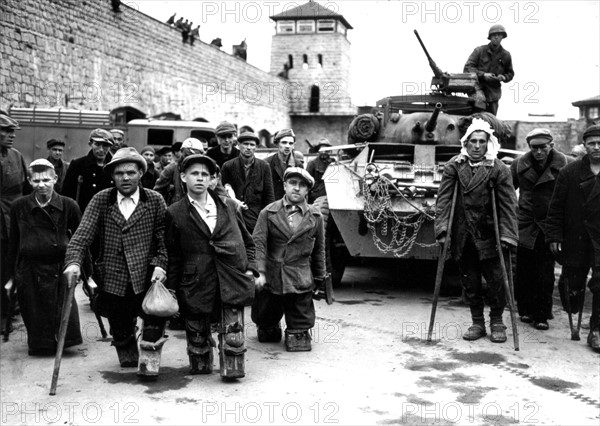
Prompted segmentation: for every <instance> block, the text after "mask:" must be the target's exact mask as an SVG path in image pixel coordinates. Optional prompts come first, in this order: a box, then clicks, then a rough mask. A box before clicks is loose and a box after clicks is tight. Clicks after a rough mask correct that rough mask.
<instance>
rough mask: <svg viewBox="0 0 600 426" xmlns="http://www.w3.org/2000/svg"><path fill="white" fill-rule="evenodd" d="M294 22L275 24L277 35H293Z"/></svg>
mask: <svg viewBox="0 0 600 426" xmlns="http://www.w3.org/2000/svg"><path fill="white" fill-rule="evenodd" d="M294 24H295V22H294V21H279V22H277V34H294V33H295V32H296V26H295V25H294Z"/></svg>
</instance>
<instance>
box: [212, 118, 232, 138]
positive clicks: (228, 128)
mask: <svg viewBox="0 0 600 426" xmlns="http://www.w3.org/2000/svg"><path fill="white" fill-rule="evenodd" d="M215 133H216V134H217V135H222V134H225V133H233V134H234V135H235V134H237V129H236V128H235V126H234V125H233V124H231V123H230V122H228V121H221V122H220V123H219V125H218V126H217V128H216V129H215Z"/></svg>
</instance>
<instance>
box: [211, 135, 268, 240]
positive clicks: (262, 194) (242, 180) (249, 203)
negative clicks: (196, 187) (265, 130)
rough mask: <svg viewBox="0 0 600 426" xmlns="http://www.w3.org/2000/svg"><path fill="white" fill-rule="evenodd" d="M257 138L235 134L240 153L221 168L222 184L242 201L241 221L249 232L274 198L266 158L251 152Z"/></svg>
mask: <svg viewBox="0 0 600 426" xmlns="http://www.w3.org/2000/svg"><path fill="white" fill-rule="evenodd" d="M258 142H259V139H258V136H257V135H256V134H254V133H252V132H244V133H242V134H241V135H240V136H239V137H238V144H239V147H240V155H239V156H238V157H237V158H234V159H233V160H229V161H227V162H225V164H223V168H222V170H221V181H222V183H223V185H224V186H225V187H226V188H227V185H230V186H231V188H232V189H233V191H234V193H235V197H236V198H237V200H239V201H240V202H241V203H242V204H241V207H242V214H243V216H244V222H245V223H246V228H248V232H250V233H252V231H254V225H255V224H256V219H257V218H258V214H259V213H260V211H261V210H262V209H263V208H265V207H266V206H267V205H268V204H271V203H272V202H273V201H275V196H274V194H273V180H272V179H271V169H270V168H269V165H268V164H267V162H266V161H264V160H261V159H259V158H256V157H255V156H254V151H255V150H256V145H258Z"/></svg>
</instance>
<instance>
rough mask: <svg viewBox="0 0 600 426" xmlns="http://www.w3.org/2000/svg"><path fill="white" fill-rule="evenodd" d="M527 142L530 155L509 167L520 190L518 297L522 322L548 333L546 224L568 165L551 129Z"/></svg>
mask: <svg viewBox="0 0 600 426" xmlns="http://www.w3.org/2000/svg"><path fill="white" fill-rule="evenodd" d="M526 140H527V145H528V146H529V152H527V153H525V154H523V155H522V156H521V157H519V158H518V159H517V160H515V161H513V163H512V164H511V166H510V170H511V173H512V179H513V185H514V187H515V189H519V214H518V217H519V247H518V249H517V275H516V280H515V297H516V299H517V307H518V310H519V315H520V317H521V321H523V322H526V323H530V322H533V325H534V327H535V328H536V329H538V330H547V329H548V319H550V318H551V316H552V292H553V291H554V257H553V256H552V253H551V252H550V250H549V248H548V246H547V245H546V241H545V237H546V230H545V221H546V214H547V213H548V205H549V204H550V198H551V197H552V192H553V191H554V185H555V184H556V178H557V176H558V172H559V171H560V169H562V168H563V167H564V166H565V165H566V164H567V157H566V156H565V155H564V154H562V153H560V152H558V151H556V150H555V149H554V142H553V137H552V133H550V130H548V129H534V130H532V131H531V132H529V133H528V134H527V136H526Z"/></svg>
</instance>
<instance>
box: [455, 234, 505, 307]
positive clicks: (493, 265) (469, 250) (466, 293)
mask: <svg viewBox="0 0 600 426" xmlns="http://www.w3.org/2000/svg"><path fill="white" fill-rule="evenodd" d="M458 265H459V268H460V274H461V283H462V288H463V297H464V300H465V302H466V303H467V305H469V306H470V307H471V313H472V315H473V316H475V312H477V313H478V314H477V316H481V317H483V307H484V303H485V302H487V304H488V305H489V306H490V308H491V312H490V316H494V317H496V316H502V313H503V312H504V307H505V306H506V299H505V294H504V282H503V281H504V280H503V278H502V267H501V265H500V258H499V257H493V258H491V259H483V260H480V259H479V256H478V254H477V249H476V248H475V244H474V243H473V242H472V241H471V239H470V238H468V239H467V241H466V244H465V247H464V249H463V253H462V256H461V258H460V260H459V262H458ZM482 275H483V277H484V278H485V281H486V288H484V287H483V284H482V280H481V277H482ZM479 312H480V313H481V315H479Z"/></svg>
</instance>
